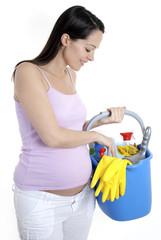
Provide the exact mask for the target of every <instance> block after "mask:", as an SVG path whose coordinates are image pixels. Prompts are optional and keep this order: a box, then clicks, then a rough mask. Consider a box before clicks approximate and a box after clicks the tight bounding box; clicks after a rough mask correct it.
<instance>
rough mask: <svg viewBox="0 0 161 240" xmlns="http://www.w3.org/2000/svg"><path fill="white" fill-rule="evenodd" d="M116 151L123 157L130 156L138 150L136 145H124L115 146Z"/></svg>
mask: <svg viewBox="0 0 161 240" xmlns="http://www.w3.org/2000/svg"><path fill="white" fill-rule="evenodd" d="M117 151H118V153H119V154H121V155H123V156H124V157H130V156H131V155H135V154H137V153H138V152H139V150H138V148H137V145H136V144H134V145H126V146H121V145H120V146H117Z"/></svg>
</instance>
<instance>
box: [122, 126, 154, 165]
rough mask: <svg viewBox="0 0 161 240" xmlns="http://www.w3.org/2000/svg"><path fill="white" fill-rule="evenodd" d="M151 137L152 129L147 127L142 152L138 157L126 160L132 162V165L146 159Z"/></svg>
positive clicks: (133, 156) (130, 157)
mask: <svg viewBox="0 0 161 240" xmlns="http://www.w3.org/2000/svg"><path fill="white" fill-rule="evenodd" d="M150 137H151V127H147V128H146V129H145V132H144V135H143V140H142V143H141V146H140V151H139V152H138V153H137V154H136V155H132V156H129V157H126V159H128V160H130V162H131V163H132V164H137V163H139V161H140V160H143V159H145V158H146V152H147V149H148V144H149V140H150Z"/></svg>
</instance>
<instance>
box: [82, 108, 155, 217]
mask: <svg viewBox="0 0 161 240" xmlns="http://www.w3.org/2000/svg"><path fill="white" fill-rule="evenodd" d="M125 115H129V116H131V117H134V118H135V119H136V120H137V121H138V123H139V124H140V126H141V129H142V132H143V134H144V132H145V126H144V123H143V121H142V119H141V118H140V117H139V116H138V115H137V114H136V113H134V112H131V111H129V110H126V111H125ZM108 116H110V112H109V111H106V112H101V113H99V114H97V115H96V116H94V117H93V118H92V119H91V120H90V121H89V122H88V123H87V125H86V127H85V130H86V131H89V130H90V129H91V127H92V126H93V124H94V123H95V122H96V121H99V120H100V119H102V118H103V117H108ZM138 149H140V146H138ZM90 157H91V160H92V165H93V170H94V171H95V169H96V167H97V165H98V161H97V160H96V159H97V157H96V154H95V153H94V154H92V155H90ZM151 158H152V154H151V152H150V151H149V150H147V151H146V158H145V159H143V160H141V161H140V162H139V163H138V164H135V165H127V167H126V190H125V194H124V196H120V197H119V199H115V200H114V201H113V202H111V201H110V200H106V201H105V202H104V203H103V202H102V192H100V194H99V195H98V197H97V203H98V205H99V207H100V208H101V210H102V211H103V212H104V213H105V214H106V215H107V216H108V217H110V218H112V219H113V220H117V221H129V220H133V219H137V218H141V217H144V216H146V215H147V214H148V213H149V212H150V210H151V202H152V192H151V170H150V159H151ZM98 184H99V182H98V183H97V185H96V188H97V186H98Z"/></svg>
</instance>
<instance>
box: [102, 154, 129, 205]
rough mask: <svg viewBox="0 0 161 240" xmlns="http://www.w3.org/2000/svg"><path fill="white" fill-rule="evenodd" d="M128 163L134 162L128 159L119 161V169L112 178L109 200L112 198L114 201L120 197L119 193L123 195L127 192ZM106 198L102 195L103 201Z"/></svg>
mask: <svg viewBox="0 0 161 240" xmlns="http://www.w3.org/2000/svg"><path fill="white" fill-rule="evenodd" d="M127 164H128V165H132V163H131V162H130V161H129V160H126V159H125V160H122V162H120V163H119V165H120V166H119V171H118V172H117V173H116V174H115V175H114V177H113V178H112V185H111V189H110V194H109V195H108V197H107V200H109V199H110V200H111V201H112V202H113V201H114V200H115V199H119V195H120V196H123V195H124V194H125V189H126V166H127ZM107 184H108V183H107ZM105 197H106V196H105ZM105 200H106V199H105V198H103V197H102V201H103V202H104V201H105Z"/></svg>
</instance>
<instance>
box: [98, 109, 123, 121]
mask: <svg viewBox="0 0 161 240" xmlns="http://www.w3.org/2000/svg"><path fill="white" fill-rule="evenodd" d="M107 110H108V111H110V112H111V115H110V117H104V118H102V119H101V120H99V122H100V124H101V125H104V124H110V123H121V122H122V120H123V118H124V115H125V110H126V107H112V108H108V109H107Z"/></svg>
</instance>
